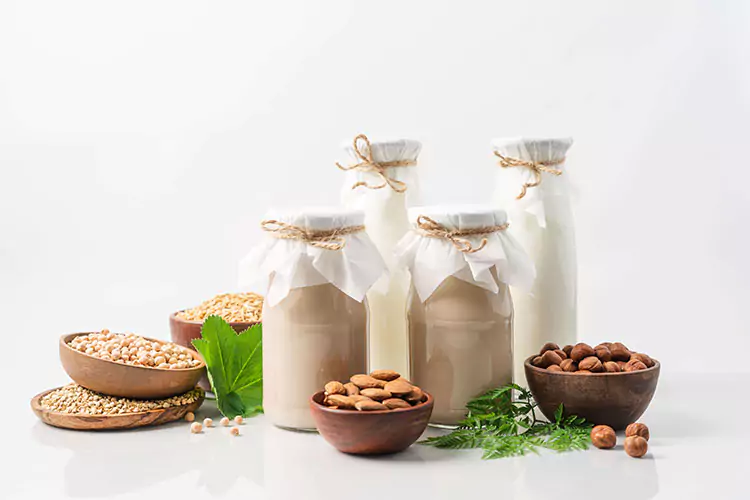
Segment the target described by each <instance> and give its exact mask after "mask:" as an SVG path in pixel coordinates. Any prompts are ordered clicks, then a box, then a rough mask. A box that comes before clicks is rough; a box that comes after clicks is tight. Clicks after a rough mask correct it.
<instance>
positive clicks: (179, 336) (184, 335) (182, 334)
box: [169, 311, 257, 391]
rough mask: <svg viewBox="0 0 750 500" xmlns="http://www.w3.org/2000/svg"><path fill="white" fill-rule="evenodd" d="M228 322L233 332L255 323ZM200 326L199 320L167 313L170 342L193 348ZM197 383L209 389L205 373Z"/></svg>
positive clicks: (199, 336)
mask: <svg viewBox="0 0 750 500" xmlns="http://www.w3.org/2000/svg"><path fill="white" fill-rule="evenodd" d="M178 312H181V311H178ZM229 324H230V325H231V326H232V328H233V329H234V331H235V332H237V333H240V332H243V331H245V330H247V329H248V328H250V327H251V326H253V325H255V324H257V323H253V322H251V323H229ZM202 327H203V323H202V322H200V321H188V320H185V319H181V318H179V317H177V313H173V314H170V315H169V333H170V336H171V338H172V342H174V343H175V344H178V345H181V346H183V347H188V348H190V349H192V350H195V347H193V339H199V338H201V328H202ZM198 385H199V386H201V388H202V389H205V390H207V391H210V390H211V384H210V383H209V381H208V377H207V376H206V375H203V377H201V379H200V381H199V383H198Z"/></svg>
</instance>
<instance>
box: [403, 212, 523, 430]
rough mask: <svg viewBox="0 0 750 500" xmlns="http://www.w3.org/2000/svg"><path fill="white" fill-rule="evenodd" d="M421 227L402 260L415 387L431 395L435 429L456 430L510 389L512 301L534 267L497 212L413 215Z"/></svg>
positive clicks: (407, 244) (405, 247) (409, 236)
mask: <svg viewBox="0 0 750 500" xmlns="http://www.w3.org/2000/svg"><path fill="white" fill-rule="evenodd" d="M409 218H410V220H411V221H412V222H413V224H414V228H413V230H412V231H410V232H409V233H408V234H407V235H406V236H404V238H403V239H402V240H401V242H400V243H399V245H398V249H397V254H398V257H399V260H400V262H401V264H402V265H404V266H405V267H406V268H408V269H409V271H410V274H411V292H410V296H409V301H408V302H409V306H408V325H409V354H410V358H409V360H410V370H411V381H412V382H413V383H414V384H416V385H418V386H419V387H421V388H422V389H424V390H425V391H427V392H429V393H430V394H432V396H433V397H434V398H435V406H434V409H433V412H432V418H431V420H430V421H431V422H432V423H433V424H439V425H447V426H451V425H455V424H457V423H458V422H459V421H460V420H462V419H463V418H464V417H465V416H466V403H467V402H468V401H469V400H470V399H472V398H474V397H476V396H478V395H480V394H482V393H483V392H485V391H487V390H489V389H492V388H496V387H499V386H502V385H504V384H507V383H510V382H511V379H512V374H513V358H514V354H513V301H512V299H511V294H510V290H509V285H514V286H518V287H521V288H528V287H530V285H531V282H532V281H533V279H534V266H533V264H532V263H531V261H530V260H529V258H528V257H527V255H526V253H525V252H524V251H523V249H522V248H521V246H520V245H519V244H518V243H517V242H516V241H515V240H514V239H513V238H512V237H511V236H510V234H509V233H508V221H507V217H506V214H505V212H503V211H502V210H498V209H495V208H494V207H482V206H461V207H450V206H435V207H419V208H413V209H410V210H409Z"/></svg>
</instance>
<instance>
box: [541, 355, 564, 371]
mask: <svg viewBox="0 0 750 500" xmlns="http://www.w3.org/2000/svg"><path fill="white" fill-rule="evenodd" d="M560 363H562V358H561V357H560V356H558V354H557V353H556V352H555V351H546V352H545V353H544V354H542V361H541V363H540V364H539V367H540V368H547V367H548V366H550V365H559V364H560Z"/></svg>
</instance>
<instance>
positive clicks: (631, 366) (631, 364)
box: [623, 359, 647, 372]
mask: <svg viewBox="0 0 750 500" xmlns="http://www.w3.org/2000/svg"><path fill="white" fill-rule="evenodd" d="M646 368H647V367H646V365H644V364H643V363H642V362H640V361H638V360H637V359H631V360H630V361H628V363H627V364H626V365H625V368H624V369H623V371H626V372H634V371H638V370H645V369H646Z"/></svg>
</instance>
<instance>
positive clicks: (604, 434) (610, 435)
mask: <svg viewBox="0 0 750 500" xmlns="http://www.w3.org/2000/svg"><path fill="white" fill-rule="evenodd" d="M591 443H592V444H593V445H594V446H596V447H597V448H601V449H602V450H608V449H610V448H614V447H615V445H616V444H617V435H616V434H615V430H614V429H613V428H612V427H610V426H608V425H597V426H596V427H594V428H593V429H591Z"/></svg>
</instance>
